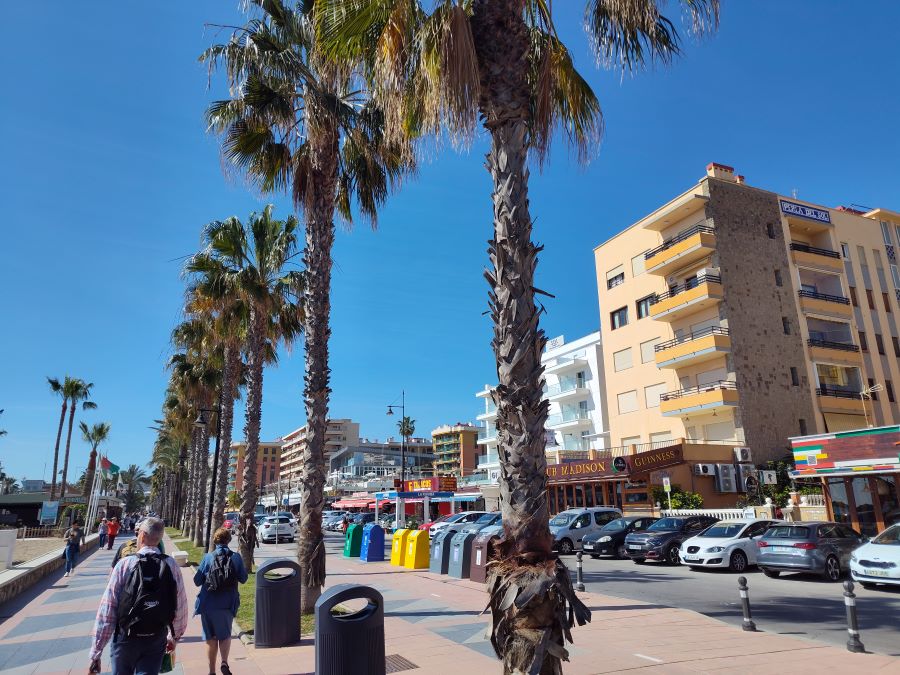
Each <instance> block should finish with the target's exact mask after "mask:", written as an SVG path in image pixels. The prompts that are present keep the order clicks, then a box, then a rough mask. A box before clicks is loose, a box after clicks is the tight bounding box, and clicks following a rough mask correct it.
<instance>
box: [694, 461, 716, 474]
mask: <svg viewBox="0 0 900 675" xmlns="http://www.w3.org/2000/svg"><path fill="white" fill-rule="evenodd" d="M694 475H695V476H715V475H716V465H715V464H694Z"/></svg>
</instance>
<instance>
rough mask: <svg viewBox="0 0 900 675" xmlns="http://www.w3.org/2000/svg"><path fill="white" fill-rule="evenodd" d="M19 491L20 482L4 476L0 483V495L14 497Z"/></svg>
mask: <svg viewBox="0 0 900 675" xmlns="http://www.w3.org/2000/svg"><path fill="white" fill-rule="evenodd" d="M19 489H20V488H19V482H18V481H17V480H16V479H15V478H13V477H12V476H4V478H3V480H2V481H0V495H14V494H16V493H17V492H19Z"/></svg>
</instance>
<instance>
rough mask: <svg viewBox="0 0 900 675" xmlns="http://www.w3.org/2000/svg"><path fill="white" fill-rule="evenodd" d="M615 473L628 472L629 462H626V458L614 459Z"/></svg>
mask: <svg viewBox="0 0 900 675" xmlns="http://www.w3.org/2000/svg"><path fill="white" fill-rule="evenodd" d="M613 471H615V472H616V473H624V472H625V471H628V462H626V461H625V458H624V457H615V458H613Z"/></svg>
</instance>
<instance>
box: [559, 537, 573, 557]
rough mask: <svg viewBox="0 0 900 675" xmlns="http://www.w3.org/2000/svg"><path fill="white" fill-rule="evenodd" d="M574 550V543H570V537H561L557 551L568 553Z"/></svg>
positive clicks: (563, 553)
mask: <svg viewBox="0 0 900 675" xmlns="http://www.w3.org/2000/svg"><path fill="white" fill-rule="evenodd" d="M574 550H575V546H574V544H572V540H571V539H563V540H562V541H561V542H559V552H560V553H561V554H562V555H569V554H571V553H572V551H574Z"/></svg>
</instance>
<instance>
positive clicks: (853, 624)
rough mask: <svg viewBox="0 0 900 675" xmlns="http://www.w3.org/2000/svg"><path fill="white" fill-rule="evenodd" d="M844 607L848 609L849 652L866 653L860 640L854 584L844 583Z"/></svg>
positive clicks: (850, 582)
mask: <svg viewBox="0 0 900 675" xmlns="http://www.w3.org/2000/svg"><path fill="white" fill-rule="evenodd" d="M844 606H845V607H846V608H847V633H849V634H850V637H849V638H848V639H847V651H848V652H853V653H854V654H862V653H864V652H865V651H866V648H865V647H864V646H863V643H862V642H860V640H859V622H858V621H857V620H856V595H854V593H853V582H852V581H845V582H844Z"/></svg>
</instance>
